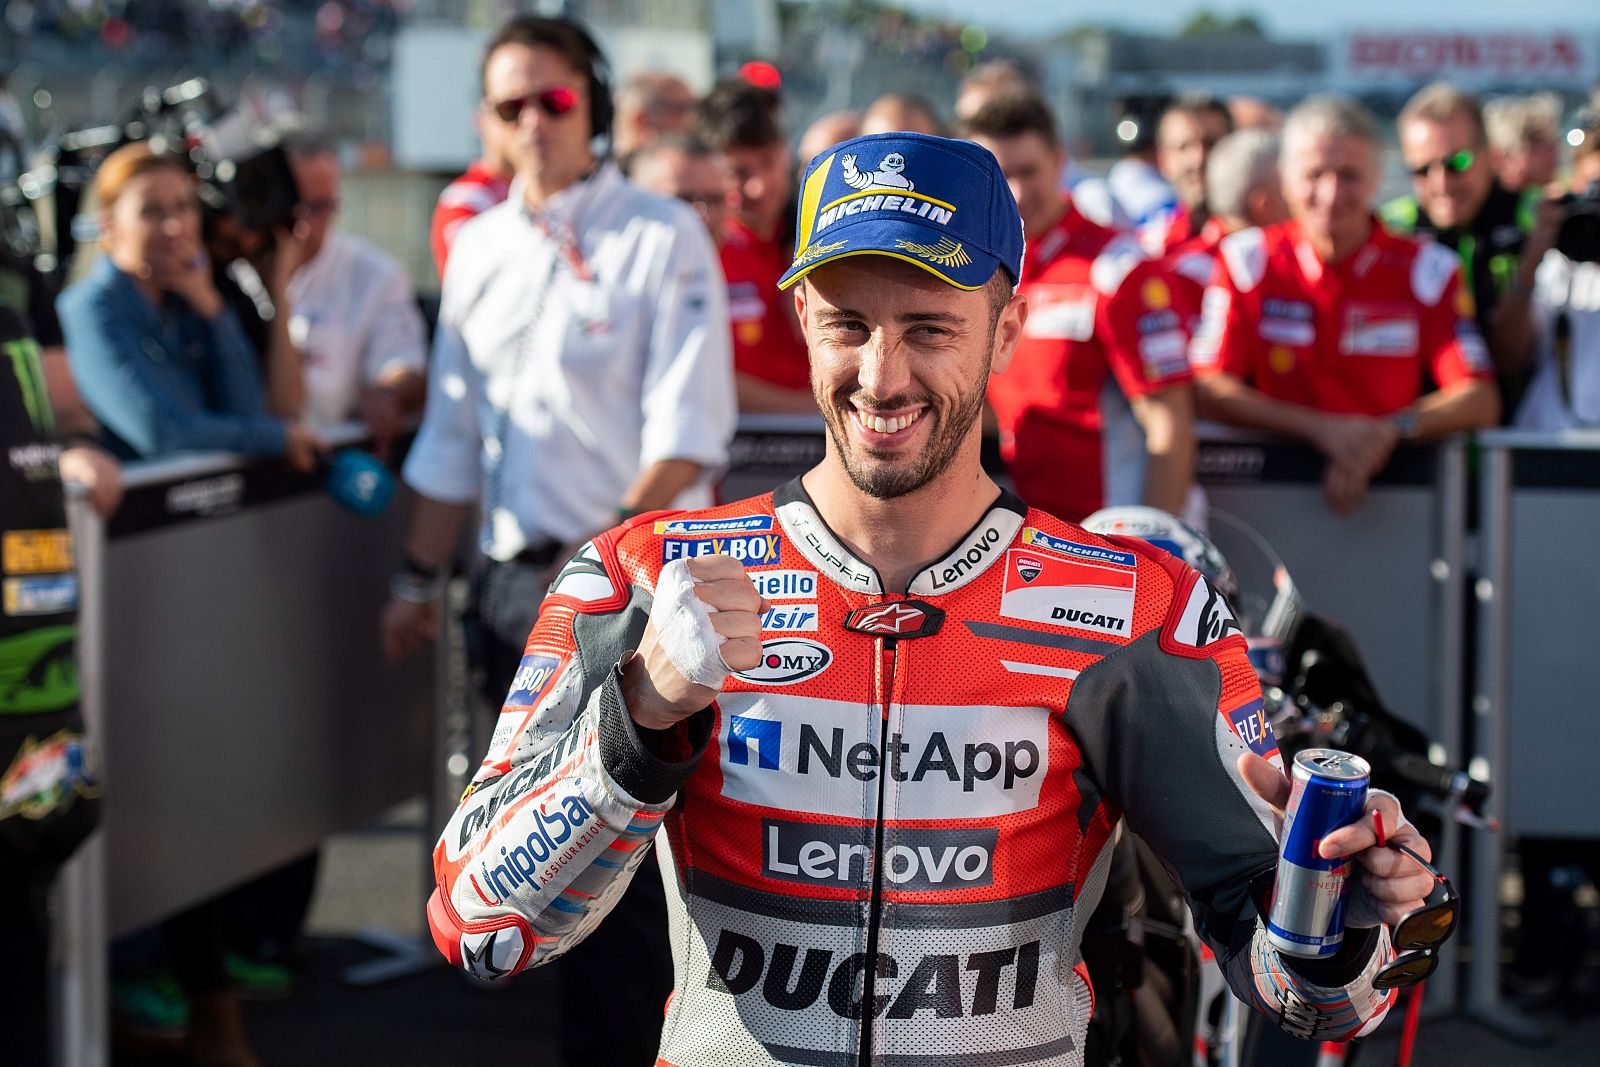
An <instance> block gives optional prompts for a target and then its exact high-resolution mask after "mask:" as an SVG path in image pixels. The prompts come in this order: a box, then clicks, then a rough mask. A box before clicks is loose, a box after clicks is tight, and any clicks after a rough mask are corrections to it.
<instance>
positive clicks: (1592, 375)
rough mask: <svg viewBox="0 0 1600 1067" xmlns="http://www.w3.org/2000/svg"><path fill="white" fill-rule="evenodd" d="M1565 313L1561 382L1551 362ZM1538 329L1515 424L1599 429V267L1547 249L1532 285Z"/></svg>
mask: <svg viewBox="0 0 1600 1067" xmlns="http://www.w3.org/2000/svg"><path fill="white" fill-rule="evenodd" d="M1562 308H1565V309H1566V312H1567V323H1568V329H1569V333H1568V347H1567V370H1566V381H1565V383H1563V381H1562V375H1561V371H1560V368H1559V366H1558V365H1557V362H1556V358H1555V345H1556V337H1555V334H1556V316H1557V314H1558V313H1559V312H1560V310H1561V309H1562ZM1533 310H1534V323H1535V325H1536V327H1537V329H1538V345H1537V348H1536V349H1535V351H1536V353H1537V358H1538V362H1537V369H1536V370H1535V371H1534V376H1533V380H1532V382H1530V383H1529V385H1528V392H1527V394H1526V396H1524V398H1523V401H1522V406H1521V407H1519V408H1518V409H1517V417H1516V420H1515V423H1514V425H1515V426H1516V427H1517V428H1518V429H1523V430H1566V429H1575V428H1578V427H1585V426H1600V263H1574V262H1572V260H1570V259H1568V258H1567V257H1566V256H1563V255H1562V254H1561V253H1560V252H1557V251H1555V250H1554V249H1552V250H1551V251H1549V252H1547V253H1545V257H1544V259H1542V260H1540V261H1539V269H1538V270H1537V271H1536V272H1535V273H1534V282H1533Z"/></svg>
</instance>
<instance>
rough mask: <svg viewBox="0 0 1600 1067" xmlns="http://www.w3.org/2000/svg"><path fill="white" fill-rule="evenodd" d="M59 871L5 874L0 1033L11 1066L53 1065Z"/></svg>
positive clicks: (0, 896)
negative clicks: (53, 930) (53, 933)
mask: <svg viewBox="0 0 1600 1067" xmlns="http://www.w3.org/2000/svg"><path fill="white" fill-rule="evenodd" d="M55 877H56V868H55V867H53V866H50V867H34V868H30V867H27V866H21V865H19V866H18V867H16V868H10V869H7V870H6V871H5V873H4V874H3V875H0V961H3V962H0V1033H3V1034H4V1035H5V1054H4V1056H3V1057H0V1058H3V1059H4V1060H5V1062H6V1063H14V1064H17V1065H18V1067H49V1064H50V1010H49V1008H50V1005H49V988H50V917H49V910H48V905H49V898H50V886H51V884H52V883H53V882H54V881H55Z"/></svg>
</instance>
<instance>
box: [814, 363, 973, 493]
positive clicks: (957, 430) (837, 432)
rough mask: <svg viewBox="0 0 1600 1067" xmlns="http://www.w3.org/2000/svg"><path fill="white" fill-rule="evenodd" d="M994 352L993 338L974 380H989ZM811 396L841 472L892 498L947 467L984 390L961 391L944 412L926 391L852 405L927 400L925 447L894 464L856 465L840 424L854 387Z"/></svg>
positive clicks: (885, 406) (874, 407)
mask: <svg viewBox="0 0 1600 1067" xmlns="http://www.w3.org/2000/svg"><path fill="white" fill-rule="evenodd" d="M993 356H994V342H993V341H992V340H991V341H990V343H989V350H988V351H987V352H985V353H984V357H983V373H982V374H981V375H980V376H979V378H978V381H979V382H986V381H988V380H989V363H990V360H991V359H992V358H993ZM813 394H814V395H815V397H816V401H817V407H818V408H819V409H820V410H821V411H822V412H823V421H825V422H826V423H827V424H828V436H829V437H831V438H832V439H833V447H834V450H835V451H836V452H837V453H838V454H839V462H840V463H842V464H843V465H844V470H845V473H846V474H847V475H849V476H850V481H851V482H852V483H853V484H854V485H855V487H856V488H857V489H859V490H861V492H863V493H865V494H866V495H867V496H870V497H872V498H873V499H874V500H893V499H894V498H895V497H901V496H906V495H907V494H909V493H914V492H916V491H917V490H918V489H921V488H922V487H923V486H925V485H927V484H928V483H929V482H932V481H933V480H934V479H935V478H938V477H939V476H940V475H941V474H943V473H944V472H945V471H947V470H949V469H950V465H951V464H952V463H954V462H955V459H956V456H957V455H958V454H959V453H960V451H961V446H962V444H963V443H965V441H966V439H967V434H968V433H969V432H971V430H972V425H973V423H975V422H977V421H978V419H979V418H981V417H982V415H983V399H984V393H983V390H982V389H981V388H980V389H976V390H974V391H972V392H971V393H967V394H963V395H962V396H961V399H960V400H959V402H958V404H957V406H956V407H955V408H954V409H953V410H949V411H946V410H944V409H941V408H939V407H937V406H936V405H935V403H934V400H933V397H931V396H928V395H926V394H924V395H923V396H920V397H919V396H913V395H901V396H897V397H890V398H888V399H887V400H886V401H880V400H878V398H875V397H874V398H870V399H872V400H873V403H872V404H871V405H870V406H868V405H862V404H857V407H858V408H860V409H861V410H862V411H864V412H866V413H869V414H870V413H871V412H873V411H879V410H882V411H892V410H895V409H896V408H903V407H909V406H913V405H915V404H919V403H922V404H926V405H927V406H926V409H925V410H924V411H923V414H922V416H921V418H922V419H934V420H935V425H934V427H933V430H932V432H931V434H930V435H929V440H928V444H927V446H926V447H925V448H923V449H922V451H921V452H919V453H918V454H917V455H916V456H913V457H909V458H908V459H905V460H902V461H901V462H900V463H898V464H896V465H893V466H887V465H886V466H871V467H869V466H867V465H865V464H863V463H861V462H860V461H859V459H860V457H858V456H857V455H856V453H855V452H854V451H853V450H852V448H851V437H850V429H849V427H848V426H847V425H845V423H846V421H847V420H849V419H851V418H852V416H851V414H850V403H849V402H850V400H851V398H852V396H853V395H858V394H856V391H855V390H854V389H840V390H838V391H837V392H836V393H834V395H833V396H831V397H828V396H824V395H822V393H821V391H820V390H817V389H815V388H813ZM862 399H866V398H862ZM919 421H920V420H919ZM866 455H867V456H870V457H875V458H884V457H887V455H888V454H887V453H878V452H872V451H870V450H867V451H866Z"/></svg>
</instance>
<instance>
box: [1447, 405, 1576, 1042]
mask: <svg viewBox="0 0 1600 1067" xmlns="http://www.w3.org/2000/svg"><path fill="white" fill-rule="evenodd" d="M1478 443H1479V445H1480V447H1481V448H1482V450H1483V457H1482V458H1483V462H1482V467H1481V470H1480V472H1479V485H1480V500H1481V506H1482V515H1483V523H1482V531H1481V533H1482V540H1483V546H1482V547H1483V551H1482V560H1481V565H1480V568H1479V573H1480V576H1479V578H1478V580H1477V582H1476V583H1475V586H1474V589H1473V593H1474V595H1475V598H1476V605H1475V607H1476V611H1477V617H1478V635H1477V636H1478V646H1477V657H1476V659H1477V662H1476V665H1475V685H1474V693H1473V699H1472V716H1473V719H1474V720H1475V731H1474V733H1475V743H1474V758H1473V769H1474V773H1475V774H1476V775H1477V776H1479V777H1488V772H1490V771H1491V770H1492V771H1494V772H1495V773H1494V776H1493V777H1494V781H1495V786H1496V787H1495V790H1494V792H1493V793H1492V794H1491V795H1490V798H1489V805H1488V811H1487V812H1486V814H1488V815H1489V816H1490V817H1491V818H1494V819H1498V820H1499V822H1500V825H1501V826H1502V827H1503V829H1504V832H1505V833H1506V835H1508V837H1509V836H1512V835H1527V836H1533V837H1549V838H1564V837H1567V838H1588V839H1593V838H1596V837H1600V817H1597V814H1596V813H1597V812H1600V776H1597V775H1596V774H1595V773H1594V764H1593V760H1594V753H1595V752H1596V751H1597V750H1600V716H1596V714H1595V708H1594V670H1593V664H1594V654H1595V636H1596V634H1600V556H1597V555H1596V553H1595V551H1594V545H1593V542H1594V538H1595V535H1596V533H1597V532H1600V430H1582V431H1564V432H1560V433H1551V434H1534V433H1527V432H1517V431H1504V430H1502V431H1496V432H1493V433H1485V434H1482V435H1480V436H1479V437H1478ZM1505 858H1506V857H1505V850H1504V849H1501V848H1483V849H1476V850H1475V851H1474V859H1473V869H1472V872H1471V875H1472V876H1471V879H1470V885H1471V890H1472V892H1473V893H1475V894H1478V895H1479V899H1481V900H1487V901H1494V902H1495V903H1496V905H1498V902H1499V900H1500V896H1499V895H1498V892H1497V891H1498V890H1499V888H1500V887H1501V885H1502V884H1503V881H1504V877H1505ZM1469 915H1470V917H1471V923H1472V925H1471V934H1472V944H1473V945H1474V946H1476V947H1475V948H1474V950H1473V954H1472V958H1471V961H1470V964H1469V967H1468V975H1467V984H1468V1003H1469V1006H1470V1007H1471V1010H1472V1013H1473V1015H1474V1016H1476V1017H1478V1018H1481V1019H1483V1020H1484V1021H1485V1023H1486V1025H1488V1026H1490V1027H1491V1028H1493V1029H1495V1030H1499V1031H1501V1032H1503V1033H1506V1034H1507V1035H1508V1036H1511V1037H1514V1038H1517V1039H1521V1040H1525V1041H1537V1040H1540V1039H1542V1038H1544V1037H1547V1036H1548V1031H1547V1029H1546V1028H1545V1027H1544V1026H1543V1025H1542V1024H1540V1023H1538V1022H1537V1021H1536V1020H1533V1019H1531V1018H1530V1017H1528V1016H1526V1015H1525V1014H1523V1013H1522V1012H1521V1011H1520V1010H1517V1009H1515V1008H1514V1007H1513V1006H1511V1005H1510V1004H1508V1003H1506V1002H1505V1001H1503V1000H1502V998H1501V995H1500V964H1501V930H1502V923H1501V922H1500V909H1499V907H1498V906H1495V907H1480V908H1477V909H1473V910H1471V911H1470V912H1469Z"/></svg>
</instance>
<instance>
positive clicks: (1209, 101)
mask: <svg viewBox="0 0 1600 1067" xmlns="http://www.w3.org/2000/svg"><path fill="white" fill-rule="evenodd" d="M1175 114H1183V115H1192V116H1193V117H1194V118H1196V119H1199V118H1202V117H1204V116H1206V115H1211V116H1213V117H1215V118H1217V119H1219V120H1221V122H1222V128H1223V130H1224V131H1225V132H1226V133H1232V132H1233V112H1231V111H1229V110H1228V105H1227V104H1225V103H1223V101H1222V100H1220V99H1219V98H1217V97H1215V96H1212V95H1211V94H1210V93H1184V94H1183V95H1182V96H1180V97H1178V98H1177V99H1176V100H1174V101H1172V103H1170V104H1168V105H1167V106H1166V108H1165V109H1164V110H1163V111H1162V112H1161V117H1162V118H1163V119H1165V118H1166V117H1167V116H1168V115H1175Z"/></svg>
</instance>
